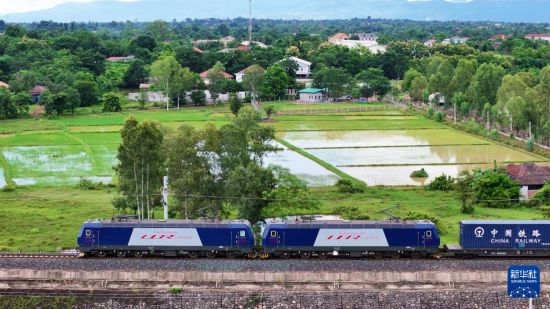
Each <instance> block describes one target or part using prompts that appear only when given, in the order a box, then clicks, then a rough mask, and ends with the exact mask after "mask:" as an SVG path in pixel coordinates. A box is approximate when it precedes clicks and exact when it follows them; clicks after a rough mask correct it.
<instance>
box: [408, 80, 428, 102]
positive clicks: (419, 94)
mask: <svg viewBox="0 0 550 309" xmlns="http://www.w3.org/2000/svg"><path fill="white" fill-rule="evenodd" d="M427 87H428V81H427V80H426V77H424V76H419V77H416V78H415V79H413V81H412V82H411V88H410V94H411V98H412V99H413V100H414V101H424V95H423V92H424V90H426V91H427Z"/></svg>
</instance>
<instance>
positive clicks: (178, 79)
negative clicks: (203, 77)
mask: <svg viewBox="0 0 550 309" xmlns="http://www.w3.org/2000/svg"><path fill="white" fill-rule="evenodd" d="M199 78H200V77H199V76H198V75H197V74H196V73H193V72H191V70H189V68H182V69H181V70H179V71H178V72H176V74H175V75H174V78H173V79H172V86H171V87H170V89H171V91H172V95H171V97H173V98H175V99H176V104H177V107H178V109H179V108H180V101H181V99H182V98H184V99H185V97H186V95H187V93H188V92H190V91H192V90H194V89H193V88H194V87H195V85H196V84H197V80H198V79H199ZM184 103H185V102H184Z"/></svg>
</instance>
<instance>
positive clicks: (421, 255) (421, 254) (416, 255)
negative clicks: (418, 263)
mask: <svg viewBox="0 0 550 309" xmlns="http://www.w3.org/2000/svg"><path fill="white" fill-rule="evenodd" d="M411 257H412V258H413V259H423V258H425V257H426V252H413V253H412V254H411Z"/></svg>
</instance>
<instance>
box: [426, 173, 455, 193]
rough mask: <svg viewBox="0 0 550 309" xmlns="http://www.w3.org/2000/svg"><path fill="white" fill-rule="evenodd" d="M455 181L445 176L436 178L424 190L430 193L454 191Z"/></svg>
mask: <svg viewBox="0 0 550 309" xmlns="http://www.w3.org/2000/svg"><path fill="white" fill-rule="evenodd" d="M454 186H455V179H454V178H453V177H451V176H447V175H445V174H443V175H441V176H438V177H436V178H435V179H434V180H433V181H432V182H431V183H430V184H429V185H428V186H427V187H426V188H427V189H428V190H430V191H451V190H453V189H454Z"/></svg>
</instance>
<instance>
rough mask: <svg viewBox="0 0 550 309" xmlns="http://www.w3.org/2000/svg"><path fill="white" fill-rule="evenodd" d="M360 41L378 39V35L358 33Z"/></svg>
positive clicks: (375, 40)
mask: <svg viewBox="0 0 550 309" xmlns="http://www.w3.org/2000/svg"><path fill="white" fill-rule="evenodd" d="M355 35H356V36H357V37H358V38H359V41H374V42H377V41H378V36H377V35H376V34H375V33H356V34H355Z"/></svg>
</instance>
